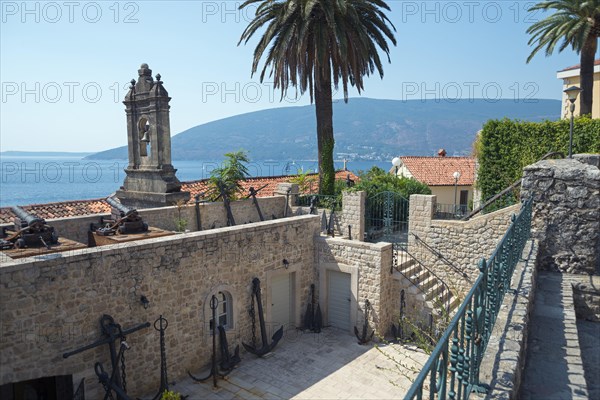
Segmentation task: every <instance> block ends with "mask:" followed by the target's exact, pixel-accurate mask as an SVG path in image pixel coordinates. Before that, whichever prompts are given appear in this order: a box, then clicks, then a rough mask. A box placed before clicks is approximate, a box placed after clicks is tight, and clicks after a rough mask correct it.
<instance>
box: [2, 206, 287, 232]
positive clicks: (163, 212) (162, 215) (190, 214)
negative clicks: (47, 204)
mask: <svg viewBox="0 0 600 400" xmlns="http://www.w3.org/2000/svg"><path fill="white" fill-rule="evenodd" d="M257 200H258V204H259V206H260V209H261V212H262V214H263V217H264V218H265V220H272V219H276V218H282V217H283V213H284V208H285V197H282V196H273V197H261V198H258V199H257ZM199 209H200V223H201V225H202V230H207V229H215V228H221V227H225V226H227V214H226V212H225V208H224V207H223V202H214V203H200V204H199ZM138 211H139V214H140V215H141V216H142V218H143V219H144V221H145V222H146V223H147V224H148V225H149V226H153V227H155V228H160V229H164V230H168V231H175V230H176V229H177V226H176V221H177V220H178V219H180V218H181V219H182V220H184V221H185V225H186V229H187V230H189V231H192V232H194V231H197V230H198V224H197V220H196V209H195V205H194V204H192V205H185V206H183V207H181V208H178V207H177V206H171V207H160V208H148V209H143V210H138ZM231 212H232V213H233V217H234V219H235V222H236V224H237V225H243V224H248V223H252V222H258V221H260V218H259V216H258V211H257V210H256V206H255V205H254V204H253V203H252V200H251V199H246V200H239V201H233V202H231ZM290 215H291V214H290ZM100 217H104V218H110V214H95V215H85V216H80V217H71V218H60V219H48V220H47V221H46V222H47V223H48V224H50V225H52V226H53V227H54V228H55V229H56V231H57V232H58V235H59V237H64V238H67V239H71V240H74V241H76V242H80V243H84V244H87V243H88V232H89V230H90V224H91V223H98V222H99V221H100ZM2 226H8V227H10V228H11V229H12V224H10V225H2Z"/></svg>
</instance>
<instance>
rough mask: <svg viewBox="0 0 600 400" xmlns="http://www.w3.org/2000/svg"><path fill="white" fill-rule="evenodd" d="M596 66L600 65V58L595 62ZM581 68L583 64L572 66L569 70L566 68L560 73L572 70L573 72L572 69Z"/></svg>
mask: <svg viewBox="0 0 600 400" xmlns="http://www.w3.org/2000/svg"><path fill="white" fill-rule="evenodd" d="M596 65H600V58H599V59H597V60H595V61H594V66H596ZM580 67H581V64H577V65H572V66H570V67H567V68H565V69H561V70H560V71H558V72H564V71H570V70H572V69H579V68H580Z"/></svg>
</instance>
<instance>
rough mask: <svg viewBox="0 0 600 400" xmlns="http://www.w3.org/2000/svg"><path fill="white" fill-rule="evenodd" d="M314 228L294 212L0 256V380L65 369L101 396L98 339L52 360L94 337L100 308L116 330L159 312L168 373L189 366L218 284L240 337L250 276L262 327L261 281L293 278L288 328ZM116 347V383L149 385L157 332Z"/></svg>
mask: <svg viewBox="0 0 600 400" xmlns="http://www.w3.org/2000/svg"><path fill="white" fill-rule="evenodd" d="M318 224H319V219H318V217H316V216H300V217H294V218H287V219H279V220H275V221H265V222H258V223H250V224H247V225H241V226H235V227H229V228H216V229H212V230H209V231H202V232H190V233H188V234H183V235H173V236H168V237H162V238H156V239H148V240H145V241H139V242H129V243H123V244H119V245H109V246H103V247H96V248H87V249H82V250H75V251H72V252H69V253H57V254H51V255H47V256H39V257H31V258H23V259H19V260H11V261H8V262H6V263H4V264H3V265H2V266H1V267H0V304H2V308H1V310H0V326H1V327H2V330H1V332H0V335H1V336H0V385H2V384H5V383H10V382H20V381H25V380H30V379H37V378H41V377H47V376H57V375H73V381H74V382H79V381H80V380H81V379H82V378H85V381H86V397H88V396H89V398H102V393H103V391H102V389H101V385H99V384H98V383H97V382H98V380H97V377H96V375H95V374H94V370H93V367H94V363H95V362H96V361H100V362H102V363H103V364H104V365H105V367H106V366H108V365H109V361H108V351H107V349H106V346H102V347H99V348H96V349H93V350H89V351H87V352H85V353H81V354H78V355H74V356H72V357H69V358H68V359H63V358H62V357H61V355H62V354H63V353H64V352H66V351H69V350H73V349H75V348H78V347H81V346H83V345H86V344H89V343H92V342H94V341H96V340H98V339H99V338H100V331H99V324H98V321H99V318H100V317H101V316H102V314H110V315H112V316H113V317H114V318H115V320H116V321H117V322H118V323H120V324H121V325H122V326H123V327H124V328H130V327H131V326H133V325H136V324H139V323H142V322H146V321H148V322H154V320H155V319H156V318H157V317H158V316H159V315H161V314H162V315H164V316H165V318H167V319H168V321H169V329H168V330H167V331H166V335H167V353H168V360H169V377H170V378H172V379H175V380H180V379H181V378H182V377H184V376H187V371H188V370H189V371H198V370H199V369H200V368H203V367H205V366H207V365H208V364H209V362H210V357H211V355H210V354H211V353H210V351H211V347H210V343H211V333H210V329H209V320H210V308H209V307H208V303H209V300H210V296H211V294H214V293H218V292H219V291H222V290H225V291H227V292H229V293H230V295H231V299H232V304H231V305H230V306H231V307H232V315H231V318H232V320H231V321H230V324H231V325H230V328H229V329H228V330H227V336H228V341H229V343H230V345H232V346H235V345H236V344H239V343H240V342H241V341H244V342H246V343H250V342H251V336H252V335H251V319H250V317H249V314H248V308H249V306H250V294H251V286H252V284H251V282H252V279H253V278H255V277H258V278H260V280H261V281H262V282H263V292H262V294H263V304H264V305H265V319H266V320H267V328H268V329H271V330H272V329H275V328H276V327H274V326H271V325H273V324H269V323H270V321H271V301H270V297H269V296H271V295H270V290H269V282H270V281H271V280H272V279H273V277H276V276H280V275H282V274H291V275H293V277H292V278H290V282H292V284H293V285H294V292H295V298H294V304H295V307H294V309H295V315H293V316H292V318H293V325H294V326H292V327H291V329H292V330H293V331H292V332H295V326H300V325H301V321H302V320H301V312H302V311H303V310H305V309H306V302H307V299H308V298H309V296H308V294H309V287H310V284H311V283H314V282H315V281H316V274H315V265H314V260H315V242H314V237H315V235H317V234H318ZM284 259H285V260H286V261H287V263H284V262H283V260H284ZM141 295H144V296H146V297H147V298H148V300H149V301H150V303H149V307H148V309H145V308H144V307H143V306H142V304H141V302H140V296H141ZM277 328H278V327H277ZM271 334H272V331H270V332H269V333H268V336H269V337H270V336H271ZM127 343H128V344H129V345H130V346H131V349H130V350H128V351H127V355H126V358H127V364H128V366H129V368H128V370H127V375H128V385H127V386H128V390H129V391H130V393H132V394H142V393H150V392H152V391H155V390H156V388H157V385H158V378H159V369H160V350H159V345H158V334H157V332H156V331H155V330H154V329H153V328H148V329H145V330H142V331H139V332H136V333H134V334H131V335H129V336H128V337H127ZM149 376H154V377H155V378H152V379H149Z"/></svg>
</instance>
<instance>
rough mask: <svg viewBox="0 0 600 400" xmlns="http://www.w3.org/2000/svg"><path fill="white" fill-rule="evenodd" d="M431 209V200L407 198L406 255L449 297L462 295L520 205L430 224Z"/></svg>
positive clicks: (433, 204) (433, 221)
mask: <svg viewBox="0 0 600 400" xmlns="http://www.w3.org/2000/svg"><path fill="white" fill-rule="evenodd" d="M435 206H436V197H435V196H428V195H412V196H410V210H409V219H408V232H409V235H408V251H409V253H410V254H412V255H413V256H414V257H415V258H416V259H417V260H419V261H420V262H421V263H423V264H424V265H425V266H426V267H427V268H429V269H431V270H432V271H433V272H435V274H436V275H438V277H440V278H441V279H442V280H443V281H444V282H446V284H448V286H449V287H450V290H451V291H452V292H453V293H455V294H459V295H461V294H462V295H465V294H466V293H467V292H468V291H469V289H470V288H471V286H472V284H473V282H474V281H475V279H476V278H477V276H478V274H479V269H478V263H479V261H480V260H481V259H482V258H486V259H487V258H489V256H490V255H491V254H492V252H493V251H494V249H495V248H496V247H497V246H498V243H499V242H500V239H502V237H503V236H504V234H505V233H506V230H507V229H508V227H509V226H510V218H511V216H512V215H513V214H516V213H518V211H519V208H520V205H514V206H511V207H507V208H504V209H502V210H498V211H495V212H492V213H489V214H484V215H478V216H476V217H474V218H472V219H470V220H468V221H448V220H434V219H433V214H434V211H435ZM414 235H416V236H417V237H418V238H419V239H420V240H418V239H417V238H415V236H414ZM427 246H429V248H428V247H427Z"/></svg>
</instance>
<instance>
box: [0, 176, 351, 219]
mask: <svg viewBox="0 0 600 400" xmlns="http://www.w3.org/2000/svg"><path fill="white" fill-rule="evenodd" d="M348 174H350V178H351V179H353V180H355V181H356V180H357V179H358V177H357V176H356V175H355V174H354V173H352V172H350V171H337V172H336V175H335V177H336V179H338V180H339V179H344V180H345V179H346V177H347V176H348ZM309 177H310V178H313V179H314V180H315V182H317V180H318V175H317V174H309ZM289 179H290V176H289V175H283V176H269V177H256V178H248V179H247V180H246V181H244V182H242V187H243V188H244V192H246V193H247V192H248V190H249V189H250V187H254V189H257V190H258V189H260V188H261V187H263V186H264V185H267V186H266V187H265V188H264V189H262V190H261V191H260V192H258V194H257V197H269V196H273V195H274V193H275V189H276V188H277V185H278V184H279V183H284V182H289ZM207 189H208V179H202V180H198V181H189V182H182V183H181V190H182V191H187V192H190V195H191V196H190V202H193V201H194V196H196V195H197V194H201V193H203V192H205V191H206V190H207ZM21 208H23V209H24V210H25V211H27V212H29V213H31V214H35V215H37V216H38V217H40V218H44V219H54V218H66V217H75V216H83V215H94V214H109V213H110V205H109V204H108V203H107V202H106V200H105V199H93V200H73V201H61V202H58V203H46V204H32V205H27V206H21ZM13 219H14V214H13V213H12V211H11V209H10V207H2V208H0V224H10V223H13Z"/></svg>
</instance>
